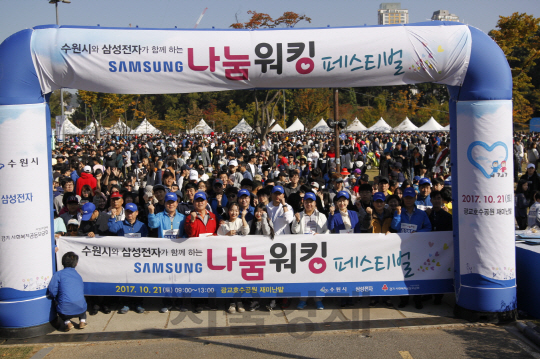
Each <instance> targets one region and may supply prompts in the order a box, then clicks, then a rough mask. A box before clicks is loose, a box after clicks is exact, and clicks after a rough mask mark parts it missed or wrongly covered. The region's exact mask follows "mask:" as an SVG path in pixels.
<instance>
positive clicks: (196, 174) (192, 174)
mask: <svg viewBox="0 0 540 359" xmlns="http://www.w3.org/2000/svg"><path fill="white" fill-rule="evenodd" d="M198 179H199V172H197V171H195V170H191V171H189V180H190V181H196V180H198Z"/></svg>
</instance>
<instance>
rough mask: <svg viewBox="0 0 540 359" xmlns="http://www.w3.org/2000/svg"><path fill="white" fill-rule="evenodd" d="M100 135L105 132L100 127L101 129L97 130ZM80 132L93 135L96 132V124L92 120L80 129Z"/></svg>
mask: <svg viewBox="0 0 540 359" xmlns="http://www.w3.org/2000/svg"><path fill="white" fill-rule="evenodd" d="M99 132H100V133H101V134H102V135H103V134H105V132H106V131H105V129H104V128H103V127H102V128H101V130H100V131H99ZM82 134H83V135H95V134H96V126H95V125H94V122H90V124H89V125H88V126H86V127H85V128H84V129H83V130H82Z"/></svg>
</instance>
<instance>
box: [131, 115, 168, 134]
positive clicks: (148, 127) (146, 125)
mask: <svg viewBox="0 0 540 359" xmlns="http://www.w3.org/2000/svg"><path fill="white" fill-rule="evenodd" d="M160 133H161V131H160V130H158V129H157V128H155V127H154V126H153V125H152V124H151V123H150V122H149V121H148V120H147V119H146V118H145V119H144V120H143V121H142V122H141V124H140V125H139V126H137V128H136V129H134V130H133V131H131V134H132V135H144V134H150V135H159V134H160Z"/></svg>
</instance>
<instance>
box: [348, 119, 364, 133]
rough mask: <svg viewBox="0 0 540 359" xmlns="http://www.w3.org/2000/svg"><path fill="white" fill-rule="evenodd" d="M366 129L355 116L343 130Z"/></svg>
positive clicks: (355, 130) (357, 130)
mask: <svg viewBox="0 0 540 359" xmlns="http://www.w3.org/2000/svg"><path fill="white" fill-rule="evenodd" d="M366 130H367V127H366V126H364V125H363V124H362V122H360V120H358V118H355V119H354V121H353V122H352V123H351V124H350V125H349V126H347V128H346V129H345V131H349V132H359V131H366Z"/></svg>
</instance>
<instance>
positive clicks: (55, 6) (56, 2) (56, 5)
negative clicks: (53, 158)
mask: <svg viewBox="0 0 540 359" xmlns="http://www.w3.org/2000/svg"><path fill="white" fill-rule="evenodd" d="M59 2H63V3H65V4H70V3H71V0H50V1H49V4H54V8H55V10H56V26H58V3H59ZM60 108H61V109H62V121H63V120H64V90H63V89H62V88H60Z"/></svg>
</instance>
